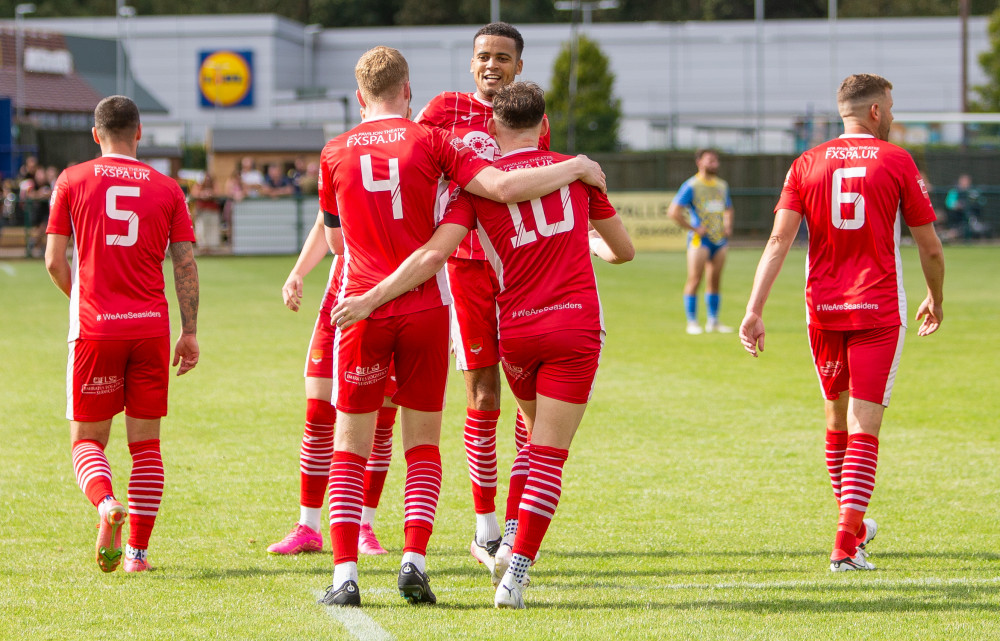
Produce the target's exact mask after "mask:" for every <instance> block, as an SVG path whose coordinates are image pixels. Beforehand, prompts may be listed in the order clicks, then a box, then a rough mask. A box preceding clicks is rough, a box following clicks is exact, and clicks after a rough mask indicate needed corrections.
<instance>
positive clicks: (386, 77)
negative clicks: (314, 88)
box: [320, 47, 604, 606]
mask: <svg viewBox="0 0 1000 641" xmlns="http://www.w3.org/2000/svg"><path fill="white" fill-rule="evenodd" d="M355 76H356V78H357V81H358V88H359V90H358V92H357V97H358V101H359V103H360V104H361V106H362V109H363V113H364V120H363V121H362V123H361V124H360V125H358V126H356V127H354V128H353V129H351V130H349V131H347V132H345V133H344V134H341V135H340V136H338V137H337V138H334V139H333V140H332V141H330V142H329V143H327V145H326V147H325V148H324V149H323V154H322V168H321V173H320V179H321V181H322V183H321V186H320V205H321V207H322V208H323V212H324V218H325V220H326V225H327V230H328V234H330V233H333V230H335V229H336V228H337V227H341V229H342V233H343V237H344V244H345V250H344V257H345V261H344V262H345V265H344V279H343V284H342V286H341V291H340V295H341V297H342V298H343V297H350V296H363V295H367V294H368V293H369V291H370V290H371V289H372V288H373V287H376V286H377V285H378V284H379V283H380V282H381V281H382V280H383V279H384V278H386V277H387V276H389V275H390V274H392V273H394V271H395V270H396V269H397V268H398V267H399V266H400V264H401V263H404V261H407V260H408V258H409V257H410V255H411V254H412V253H413V252H414V251H417V250H418V249H420V248H421V247H422V246H423V245H424V244H425V243H427V242H428V241H429V240H430V239H431V237H432V235H434V232H435V227H436V225H437V224H438V223H439V222H440V220H441V217H440V212H439V211H436V205H437V203H438V196H439V195H440V193H441V192H440V191H439V190H440V189H443V188H446V187H447V182H446V181H443V180H441V178H442V176H445V175H446V176H449V177H451V179H452V180H454V181H456V182H457V183H459V184H460V185H462V186H463V188H466V189H468V190H470V191H472V192H473V193H476V194H480V195H483V196H490V197H493V198H498V199H500V200H512V201H517V200H522V199H530V198H537V197H540V196H543V195H545V194H547V193H549V192H551V191H553V190H554V189H559V188H560V187H561V186H563V185H567V184H569V183H571V182H573V181H575V180H577V179H579V178H586V180H587V181H588V182H590V183H592V184H595V185H599V186H600V187H602V188H603V186H604V174H603V172H602V171H601V169H600V166H598V165H597V164H596V163H594V162H593V161H591V160H589V159H587V158H586V157H582V156H581V157H577V158H573V159H570V160H568V161H566V162H563V163H559V164H558V165H553V166H549V167H542V168H533V169H524V170H519V171H514V172H503V171H500V170H498V169H494V168H493V167H490V166H489V164H488V163H487V162H486V161H484V160H482V159H480V158H479V157H478V156H476V154H475V152H473V151H472V150H471V149H469V148H468V147H466V146H465V144H463V143H462V141H461V139H459V138H455V137H453V136H451V135H449V134H448V133H446V132H444V131H441V130H440V129H435V128H432V127H427V126H424V125H420V124H417V123H414V122H412V121H410V120H408V119H407V118H405V117H404V116H405V114H407V113H408V112H409V108H410V106H409V105H410V99H411V95H412V94H411V92H410V81H409V67H408V65H407V63H406V60H405V59H404V58H403V56H402V55H401V54H400V53H399V52H398V51H396V50H395V49H390V48H388V47H376V48H374V49H372V50H370V51H368V52H366V53H365V54H364V55H363V56H361V59H360V60H359V61H358V64H357V66H356V67H355ZM447 227H448V228H451V229H454V230H458V232H459V237H458V238H456V240H455V242H454V244H453V245H452V246H451V248H450V250H449V252H448V253H451V251H454V248H455V246H456V245H457V244H458V241H459V240H460V239H461V238H460V236H461V235H464V233H465V232H466V231H467V229H466V228H463V227H461V226H459V225H447ZM447 255H448V254H445V255H444V258H446V257H447ZM444 258H442V259H441V262H440V264H439V265H438V266H437V268H436V269H435V270H434V271H432V272H430V273H428V274H427V275H426V276H424V277H423V278H422V279H420V280H419V281H415V282H414V283H413V284H412V285H410V286H409V287H407V288H406V290H403V291H400V292H397V294H396V296H398V298H397V297H396V296H394V297H392V298H393V299H394V300H390V298H386V299H385V300H383V301H381V302H380V303H379V304H378V305H375V306H373V307H372V308H371V309H369V310H368V313H366V314H365V316H366V317H367V316H368V314H371V318H370V319H368V320H365V321H364V322H359V323H357V324H355V323H353V322H349V321H350V320H351V318H350V316H347V317H345V316H344V314H343V313H340V314H338V315H334V314H332V313H331V319H332V320H334V321H338V330H337V333H336V335H335V337H334V358H335V365H334V366H335V368H336V369H335V373H336V374H335V378H334V381H333V397H334V398H335V400H336V407H337V430H336V434H335V436H334V454H333V463H332V465H331V467H330V538H331V540H332V542H333V552H334V564H335V565H334V573H333V584H332V585H331V586H330V587H329V589H328V590H327V594H326V595H325V596H324V597H323V599H322V600H321V602H322V603H324V604H328V605H355V606H357V605H360V604H361V598H360V594H359V586H358V574H357V558H358V550H357V544H358V531H359V528H360V517H361V508H362V497H363V484H364V478H363V477H364V469H365V461H366V459H367V458H368V456H369V453H370V452H371V449H372V441H373V437H374V433H375V422H376V412H377V410H378V408H379V407H381V406H382V403H383V396H384V393H385V385H386V382H387V380H388V377H389V363H390V362H392V363H393V366H394V367H395V370H396V392H395V393H394V394H393V395H392V402H393V403H395V404H396V405H398V406H399V407H400V408H401V409H400V427H401V434H402V439H403V449H404V453H405V456H406V485H405V489H404V518H403V529H404V538H405V540H404V546H403V558H402V563H401V567H400V571H399V576H398V578H397V586H398V588H399V591H400V594H401V595H403V596H404V597H405V598H406V599H407V600H408V601H409V602H411V603H435V602H436V600H437V599H436V597H435V595H434V593H433V592H432V591H431V589H430V584H429V579H428V577H427V573H426V558H425V554H426V551H427V543H428V541H429V539H430V536H431V532H432V530H433V527H434V517H435V513H436V510H437V501H438V496H439V494H440V490H441V454H440V451H439V449H438V444H439V441H440V436H441V411H442V409H443V408H444V395H445V394H444V393H445V386H446V382H447V375H448V307H447V306H448V304H449V303H450V302H451V298H450V296H449V295H448V289H447V287H445V286H444V275H443V274H440V275H439V276H438V278H432V279H430V280H428V278H430V277H431V276H432V275H434V274H435V273H437V272H439V271H440V270H441V267H442V266H443V264H444ZM424 281H427V282H426V283H425V282H424ZM411 290H412V291H411ZM382 303H386V304H384V305H382ZM376 308H377V309H376Z"/></svg>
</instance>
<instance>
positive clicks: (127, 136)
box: [45, 96, 199, 572]
mask: <svg viewBox="0 0 1000 641" xmlns="http://www.w3.org/2000/svg"><path fill="white" fill-rule="evenodd" d="M93 134H94V140H95V142H97V143H98V144H99V145H100V146H101V153H102V155H101V157H100V158H98V159H96V160H91V161H89V162H85V163H81V164H79V165H75V166H73V167H70V168H68V169H66V170H65V171H64V172H63V173H62V175H60V176H59V179H58V180H57V181H56V185H55V188H54V189H53V191H52V199H51V207H50V211H51V213H50V216H49V224H48V229H47V232H48V243H47V245H46V249H45V264H46V268H47V269H48V271H49V275H50V276H51V277H52V280H53V282H54V283H55V284H56V286H57V287H59V289H60V290H62V292H63V293H65V294H66V295H67V296H69V299H70V322H69V364H68V367H67V376H66V380H67V418H68V419H69V420H70V434H71V438H72V442H73V468H74V471H75V473H76V479H77V483H78V484H79V486H80V489H81V490H83V492H84V494H86V495H87V498H88V499H90V501H91V502H92V503H93V504H94V506H96V507H97V509H98V516H99V519H100V527H99V533H98V538H97V545H96V555H97V563H98V566H99V567H100V568H101V570H103V571H105V572H111V571H112V570H114V569H116V568H117V567H118V565H119V563H120V562H121V557H122V550H121V527H122V525H123V524H124V520H125V516H126V510H125V507H124V506H123V505H122V504H121V503H120V502H119V501H118V500H117V499H116V498H115V494H114V491H113V490H112V485H111V467H110V465H109V464H108V460H107V457H106V456H105V454H104V448H105V446H106V445H107V443H108V438H109V436H110V432H111V420H112V418H113V417H114V416H115V415H116V414H118V413H119V412H121V411H122V410H123V409H124V411H125V429H126V432H127V437H128V446H129V451H130V452H131V454H132V474H131V477H130V479H129V484H128V512H127V514H128V521H129V526H130V527H129V538H128V545H126V546H125V571H126V572H141V571H144V570H147V569H149V562H148V559H147V556H146V550H147V547H148V543H149V537H150V533H151V532H152V529H153V524H154V521H155V519H156V515H157V512H158V510H159V505H160V498H161V496H162V494H163V462H162V459H161V457H160V440H159V438H160V419H161V418H162V417H163V416H166V414H167V381H168V380H169V367H170V317H169V308H168V305H167V299H166V297H165V295H164V278H163V259H164V258H165V253H166V251H167V250H168V249H169V251H170V256H171V259H172V264H173V271H174V281H175V290H176V293H177V300H178V303H179V306H180V312H181V335H180V338H178V340H177V343H176V345H175V348H174V359H173V364H174V365H178V364H179V365H180V367H179V368H178V370H177V374H178V375H180V374H184V373H186V372H187V371H188V370H190V369H191V368H193V367H194V366H195V365H196V364H197V363H198V354H199V351H198V340H197V338H196V337H195V335H196V333H197V319H198V269H197V266H196V265H195V261H194V256H193V253H192V242H193V241H194V230H193V229H192V227H191V217H190V215H189V214H188V210H187V205H186V204H185V200H184V194H183V193H182V192H181V189H180V187H179V186H178V185H177V183H176V182H175V181H173V180H172V179H170V178H169V177H167V176H164V175H162V174H160V173H159V172H157V171H156V170H154V169H152V168H151V167H149V166H148V165H146V164H144V163H141V162H139V161H138V160H136V158H135V155H136V147H137V145H138V142H139V139H140V137H141V136H142V126H141V125H140V123H139V110H138V109H137V108H136V106H135V103H134V102H132V101H131V100H129V99H128V98H126V97H124V96H111V97H109V98H105V99H104V100H102V101H101V102H100V104H98V105H97V108H96V109H95V111H94V129H93ZM70 238H72V239H73V262H72V265H71V264H70V263H69V262H68V261H67V259H66V250H67V246H68V244H69V241H70Z"/></svg>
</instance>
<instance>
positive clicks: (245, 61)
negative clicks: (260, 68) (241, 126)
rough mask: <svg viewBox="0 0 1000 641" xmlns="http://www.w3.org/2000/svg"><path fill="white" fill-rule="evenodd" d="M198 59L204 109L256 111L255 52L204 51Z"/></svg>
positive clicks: (200, 92)
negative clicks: (254, 93) (253, 108)
mask: <svg viewBox="0 0 1000 641" xmlns="http://www.w3.org/2000/svg"><path fill="white" fill-rule="evenodd" d="M198 57H199V67H198V92H199V94H200V96H201V106H202V107H212V108H218V107H253V52H252V51H231V50H228V49H223V50H216V51H202V52H201V53H199V54H198Z"/></svg>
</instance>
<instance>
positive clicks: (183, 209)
mask: <svg viewBox="0 0 1000 641" xmlns="http://www.w3.org/2000/svg"><path fill="white" fill-rule="evenodd" d="M173 192H174V213H173V219H172V220H171V221H170V242H171V243H183V242H191V243H193V242H194V225H193V224H192V222H191V212H190V211H188V206H187V200H186V199H185V198H184V192H183V191H181V188H180V186H179V185H177V184H176V183H174V190H173Z"/></svg>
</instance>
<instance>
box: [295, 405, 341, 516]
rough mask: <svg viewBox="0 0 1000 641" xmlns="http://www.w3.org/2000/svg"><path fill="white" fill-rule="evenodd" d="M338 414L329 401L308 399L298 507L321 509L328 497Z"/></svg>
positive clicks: (301, 456)
mask: <svg viewBox="0 0 1000 641" xmlns="http://www.w3.org/2000/svg"><path fill="white" fill-rule="evenodd" d="M336 421H337V410H335V409H334V408H333V405H331V404H330V403H328V402H327V401H322V400H320V399H317V398H310V399H306V426H305V431H304V432H303V433H302V447H301V448H300V449H299V505H301V506H302V507H305V508H312V509H316V510H318V509H320V508H322V507H323V499H324V497H325V495H326V483H327V478H328V477H329V476H330V461H331V460H332V459H333V429H334V424H335V423H336Z"/></svg>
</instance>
